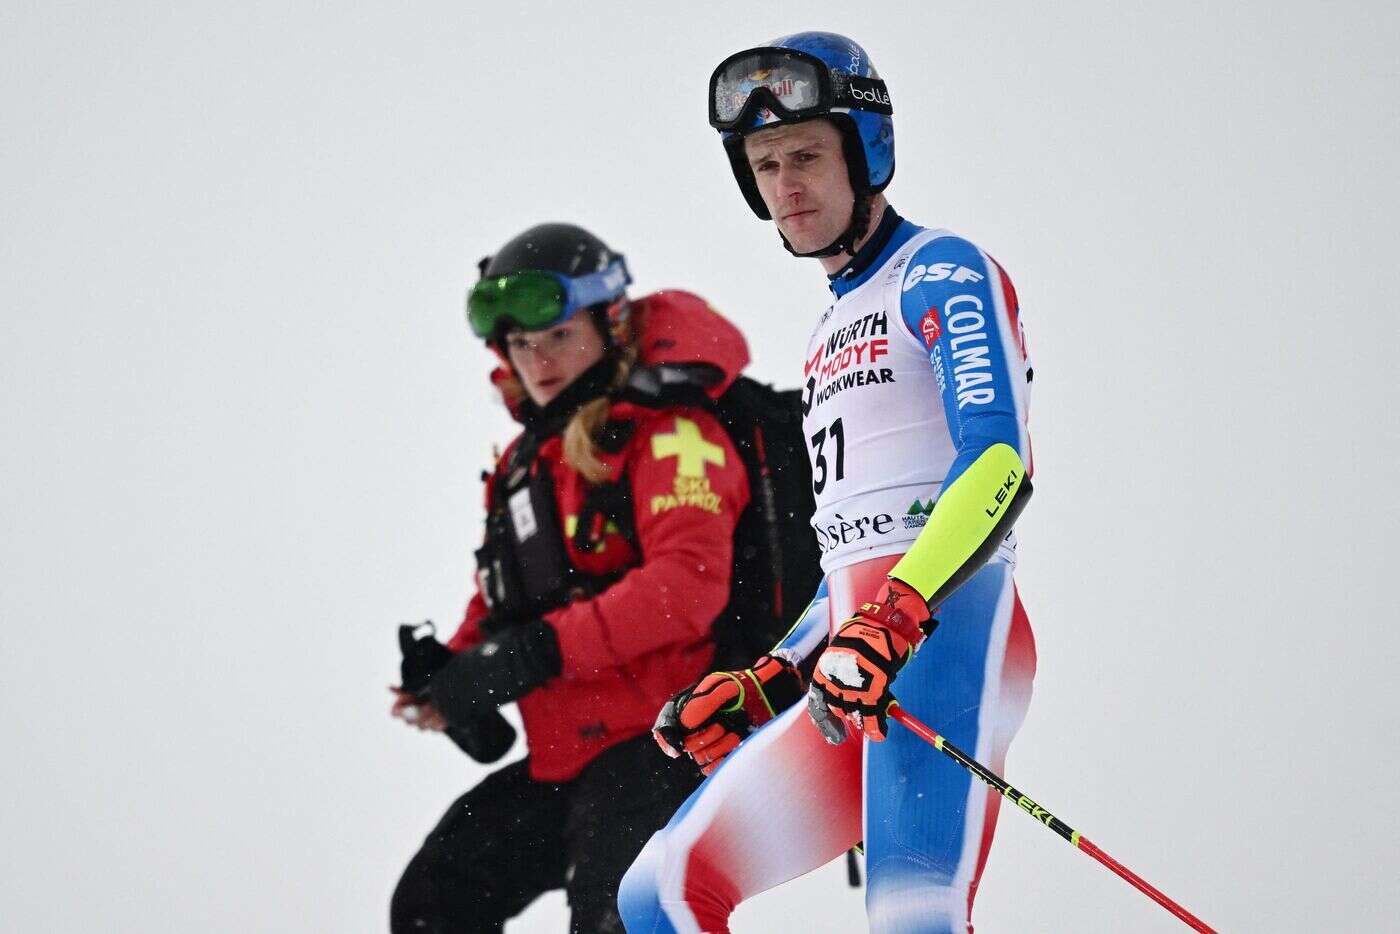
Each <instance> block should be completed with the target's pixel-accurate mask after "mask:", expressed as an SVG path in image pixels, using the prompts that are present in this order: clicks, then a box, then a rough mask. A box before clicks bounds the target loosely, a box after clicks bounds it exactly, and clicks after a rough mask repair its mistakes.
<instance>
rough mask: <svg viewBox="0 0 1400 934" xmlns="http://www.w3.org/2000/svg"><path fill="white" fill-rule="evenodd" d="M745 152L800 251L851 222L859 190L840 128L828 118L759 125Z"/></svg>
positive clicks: (790, 240)
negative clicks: (853, 183)
mask: <svg viewBox="0 0 1400 934" xmlns="http://www.w3.org/2000/svg"><path fill="white" fill-rule="evenodd" d="M744 156H745V158H746V159H747V160H748V163H749V168H750V170H752V171H753V177H754V181H755V182H757V183H758V193H759V194H760V195H761V196H762V197H763V203H764V204H765V205H767V206H768V213H769V214H771V215H772V216H773V222H774V223H775V224H777V225H778V230H780V231H782V234H783V236H784V237H786V238H787V241H788V243H790V244H792V247H793V249H794V250H796V251H797V252H798V253H808V252H811V251H812V250H820V249H821V248H822V247H824V246H826V245H827V244H828V243H830V242H832V241H833V240H835V239H836V238H837V237H839V236H840V235H841V232H842V231H844V230H845V229H846V227H847V225H849V224H850V222H851V212H852V211H853V210H854V209H855V192H853V191H852V190H851V178H850V175H849V174H847V172H846V156H845V153H844V152H843V151H842V149H841V131H840V130H838V129H836V125H835V124H833V123H832V122H831V121H830V120H808V121H806V122H805V123H796V124H790V125H786V126H775V127H769V128H767V129H763V130H758V131H756V132H754V133H752V134H750V135H749V136H747V137H746V138H745V139H744Z"/></svg>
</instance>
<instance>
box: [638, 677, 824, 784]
mask: <svg viewBox="0 0 1400 934" xmlns="http://www.w3.org/2000/svg"><path fill="white" fill-rule="evenodd" d="M802 688H803V683H802V673H801V672H799V671H798V670H797V669H796V668H795V667H794V666H793V665H792V663H791V662H788V661H787V660H785V659H781V658H775V657H773V656H771V655H764V656H763V657H762V658H760V659H759V660H758V661H756V662H754V663H753V665H752V666H750V667H748V668H745V669H743V670H742V671H714V672H711V673H710V674H707V675H705V677H703V678H701V679H700V680H699V681H697V682H695V683H694V684H692V685H691V686H690V687H688V688H686V689H685V690H684V691H681V692H680V693H679V694H677V695H676V696H675V697H673V698H671V699H670V700H668V701H667V702H666V703H665V704H664V705H663V706H662V708H661V713H659V714H658V715H657V717H656V725H655V726H653V727H652V730H651V733H652V736H654V737H655V738H656V743H657V745H658V746H660V747H661V748H662V750H663V751H664V752H665V753H666V755H668V756H670V757H671V758H673V759H676V758H680V756H682V755H688V756H690V758H691V759H693V760H695V764H696V765H698V766H700V771H702V772H704V773H705V774H706V775H709V774H710V773H711V772H713V771H714V770H715V769H717V768H719V764H720V762H722V761H723V760H724V757H725V756H727V755H729V754H730V753H731V752H733V751H734V750H735V749H736V748H738V746H739V744H740V743H741V742H743V740H744V737H746V736H748V735H749V734H750V733H752V732H753V731H754V730H756V729H757V728H758V727H760V726H762V725H763V724H765V723H767V722H768V721H769V720H772V719H773V718H774V717H776V716H777V715H778V714H779V713H782V712H783V711H784V710H786V709H787V708H789V707H791V706H792V705H793V704H795V703H797V701H798V700H799V699H800V698H801V697H802Z"/></svg>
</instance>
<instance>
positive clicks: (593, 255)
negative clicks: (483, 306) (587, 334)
mask: <svg viewBox="0 0 1400 934" xmlns="http://www.w3.org/2000/svg"><path fill="white" fill-rule="evenodd" d="M477 269H478V270H479V272H480V273H481V281H479V282H478V283H477V288H476V289H474V290H473V291H477V290H478V289H480V288H482V287H485V286H487V285H489V284H490V282H494V281H500V280H504V279H505V278H506V277H510V276H512V275H513V274H515V273H522V272H542V273H548V274H550V275H551V276H552V277H553V278H554V279H556V280H558V282H559V284H560V287H561V289H562V296H560V297H559V301H560V302H561V304H560V307H559V311H558V316H557V317H556V318H555V319H554V320H552V321H550V322H549V325H553V324H557V323H558V322H560V321H567V320H568V319H570V318H572V317H573V316H574V315H575V314H576V313H577V312H579V311H580V310H584V309H587V310H588V311H589V312H590V313H591V316H592V318H593V319H594V322H595V323H596V324H597V325H598V327H599V330H600V331H601V332H602V334H603V338H604V340H605V341H609V342H610V341H611V335H610V333H609V327H608V322H607V310H608V308H609V307H611V306H612V305H614V304H615V303H616V302H618V301H620V300H622V299H624V298H625V297H626V290H627V285H628V284H629V283H630V282H631V281H632V277H631V275H630V274H629V273H628V271H627V262H626V260H625V259H624V258H623V256H622V254H621V253H617V252H615V251H614V250H612V249H611V248H610V247H608V245H607V244H605V243H604V242H603V241H602V240H600V239H598V238H597V237H596V236H594V235H593V234H591V233H589V232H588V231H587V230H584V229H583V228H582V227H578V226H575V225H573V224H557V223H556V224H537V225H536V226H534V227H531V228H530V229H529V230H526V231H525V232H524V233H521V234H519V235H517V236H515V237H513V238H512V239H511V240H509V241H507V242H506V244H505V245H504V246H502V247H501V248H500V249H499V250H497V251H496V252H495V253H494V254H493V255H491V256H486V257H483V258H482V259H481V261H480V262H479V263H478V264H477ZM488 280H489V281H488ZM474 300H475V299H474V298H473V297H472V296H471V295H469V296H468V317H469V318H471V317H472V315H473V314H474V311H473V310H472V309H473V305H472V302H473V301H474ZM498 323H501V324H504V323H506V322H498ZM472 324H473V329H474V330H475V329H476V326H477V325H476V321H475V320H473V322H472ZM539 326H542V325H535V327H539ZM477 334H478V336H482V337H485V338H486V339H487V340H490V341H492V342H495V341H496V340H498V339H499V338H500V337H501V328H500V327H496V328H493V329H492V330H491V331H490V332H488V333H483V331H482V330H477Z"/></svg>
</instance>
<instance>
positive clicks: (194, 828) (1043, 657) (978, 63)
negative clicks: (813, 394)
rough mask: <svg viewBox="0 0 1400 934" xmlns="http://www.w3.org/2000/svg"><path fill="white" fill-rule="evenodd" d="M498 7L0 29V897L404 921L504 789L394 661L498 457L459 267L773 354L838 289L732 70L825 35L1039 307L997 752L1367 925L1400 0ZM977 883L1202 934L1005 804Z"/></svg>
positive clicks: (1324, 917)
mask: <svg viewBox="0 0 1400 934" xmlns="http://www.w3.org/2000/svg"><path fill="white" fill-rule="evenodd" d="M497 6H498V7H499V8H493V9H485V8H482V9H471V8H469V7H468V5H467V4H460V3H453V4H446V3H418V4H411V5H403V4H373V5H372V4H332V3H315V4H313V3H293V4H290V5H289V4H287V3H284V2H276V3H273V2H252V3H246V4H215V3H208V2H190V3H182V4H157V3H141V2H117V3H108V4H97V3H91V2H89V3H68V2H52V3H37V2H33V0H11V2H7V3H5V4H4V5H3V8H0V303H3V305H2V306H0V623H3V628H0V640H3V641H2V642H0V699H3V711H4V715H3V727H0V729H3V736H2V737H0V743H2V744H3V745H0V748H3V751H4V752H3V764H0V792H3V793H2V794H0V835H3V839H4V845H3V847H0V928H4V929H5V930H11V931H26V932H29V931H45V932H49V931H55V932H150V931H207V932H263V931H268V932H283V931H286V932H294V931H317V932H362V931H363V932H374V931H382V930H385V929H386V920H385V919H386V916H387V902H388V897H389V893H390V891H391V890H392V887H393V885H394V883H395V881H396V879H397V877H398V873H399V871H400V870H401V868H402V866H403V864H404V863H405V862H406V860H407V859H408V857H409V856H410V854H411V853H412V852H413V851H414V849H415V848H416V847H417V845H418V843H419V841H420V840H421V838H422V836H423V835H424V834H425V833H426V832H427V830H428V829H429V828H430V826H431V825H432V823H433V822H434V821H435V820H436V819H437V817H438V815H439V814H440V813H441V811H442V810H443V809H444V808H445V807H446V805H447V804H448V803H449V801H451V800H452V799H453V798H454V797H455V796H456V795H457V794H459V793H460V792H461V791H463V790H464V789H465V788H466V787H467V786H468V785H469V784H471V783H472V782H474V781H475V780H476V779H477V778H478V777H479V776H480V774H481V772H480V770H479V769H478V767H476V766H475V765H474V764H473V763H471V762H469V761H468V760H466V759H465V758H464V757H462V756H461V755H460V754H459V753H457V752H456V750H455V749H453V748H452V747H451V746H450V745H449V744H448V743H447V742H446V741H444V740H441V739H440V738H437V737H426V736H423V735H420V734H418V733H416V732H414V731H412V730H409V729H407V728H405V727H404V726H403V725H402V724H399V723H397V722H394V721H391V720H390V719H389V717H388V715H387V707H388V701H389V697H388V694H387V692H386V690H385V685H386V684H388V683H389V682H390V681H391V680H394V678H395V676H396V663H397V653H396V648H395V641H394V629H393V627H394V624H395V623H396V622H397V621H401V620H416V619H421V618H424V617H432V618H434V619H436V620H438V621H439V622H440V623H441V624H442V625H443V626H444V627H445V628H447V629H449V630H450V629H451V627H452V626H453V625H454V624H455V622H456V619H457V618H458V616H459V614H460V612H461V609H462V606H463V604H464V602H465V600H466V598H467V595H468V577H469V573H470V571H471V551H472V549H473V548H474V547H475V546H476V544H477V540H478V536H479V529H480V508H479V495H480V494H479V484H478V472H479V471H480V470H481V468H482V467H483V466H485V465H486V464H487V463H488V461H489V456H490V449H491V445H492V444H493V443H498V442H502V441H504V440H506V439H507V438H508V437H509V436H510V433H511V427H510V424H509V422H508V421H507V419H506V417H505V415H504V412H503V410H501V409H500V407H499V406H498V405H497V404H496V403H495V402H494V401H493V399H492V395H491V393H490V392H488V387H487V384H486V380H485V374H486V369H487V365H488V358H487V355H486V354H485V353H484V352H483V350H482V349H481V348H480V346H479V345H477V344H475V343H474V342H473V341H472V340H471V339H470V337H469V335H468V332H467V330H466V328H465V325H464V322H463V315H462V296H463V292H464V288H465V285H466V283H467V282H468V281H469V280H470V279H472V278H473V277H474V273H475V262H476V260H477V258H478V257H480V256H481V255H482V254H484V253H486V252H488V251H490V250H492V249H494V248H495V247H497V246H498V245H499V244H500V243H502V242H503V241H504V240H505V239H507V238H508V237H510V236H512V235H513V234H515V233H516V232H518V231H519V230H521V229H523V228H524V227H526V226H529V225H531V224H534V223H536V222H540V221H545V220H569V221H574V222H578V223H581V224H584V225H585V226H588V227H590V228H592V229H594V230H595V231H596V232H598V233H599V234H600V235H602V236H603V237H604V239H606V240H607V241H608V242H609V243H611V244H612V245H613V246H614V247H616V248H617V249H619V250H621V251H623V252H625V253H626V254H627V256H628V259H629V261H630V263H631V266H632V269H633V270H634V272H635V274H636V275H637V277H638V280H639V281H638V289H639V292H640V291H646V290H650V289H653V288H656V287H661V286H667V285H671V286H681V287H686V288H689V289H692V290H694V291H697V292H699V293H701V294H703V295H705V296H706V297H708V298H709V299H710V300H711V301H713V302H714V303H715V304H716V305H717V307H719V308H720V309H722V310H723V311H725V312H727V313H728V314H730V315H732V316H733V317H734V318H735V319H737V320H738V321H739V322H740V323H741V324H742V326H743V327H744V328H745V329H746V331H747V333H748V335H749V339H750V341H751V344H752V347H753V351H754V356H755V358H756V366H755V372H756V373H757V374H758V375H760V376H761V377H763V378H765V379H769V380H775V381H778V382H780V383H787V384H794V383H795V382H796V374H797V372H798V369H797V368H798V365H799V362H800V357H801V347H802V346H803V344H804V342H805V340H806V337H807V334H808V329H809V322H810V321H811V319H812V317H813V316H814V315H815V314H816V313H818V312H819V311H820V310H821V309H822V308H823V307H824V305H825V293H824V289H823V279H822V276H821V274H820V271H819V269H818V268H817V266H816V265H815V263H811V262H798V261H794V260H791V259H790V258H788V256H787V255H786V254H785V253H784V252H783V251H782V250H781V248H780V246H779V245H778V243H777V240H776V237H775V236H774V234H773V232H772V230H771V228H770V227H769V226H767V225H764V224H761V223H759V222H757V221H756V220H755V219H754V218H753V217H752V216H751V215H750V213H749V211H748V209H747V208H746V207H745V206H744V203H743V201H742V199H741V198H740V196H739V194H738V192H737V190H736V189H735V186H734V183H733V181H732V179H731V176H730V174H729V170H728V168H727V167H726V163H725V160H724V157H723V155H722V153H721V149H720V146H719V143H718V141H717V139H716V137H715V135H714V134H713V133H712V131H711V130H710V129H709V127H708V126H707V125H706V123H705V110H704V85H705V81H706V79H707V78H708V75H709V72H710V69H711V68H712V67H713V65H714V64H715V63H716V62H717V61H718V60H719V59H720V58H721V57H723V56H724V55H726V54H728V53H730V52H732V51H735V50H737V49H739V48H743V47H746V46H751V45H754V44H757V43H759V42H761V41H763V40H765V39H768V38H771V37H773V36H775V35H780V34H782V33H785V32H791V31H795V30H798V29H811V28H824V29H833V30H837V31H841V32H845V33H848V34H850V35H852V36H855V37H856V38H858V40H859V41H861V42H862V43H863V44H864V45H865V46H866V48H867V49H868V50H869V51H870V53H871V55H872V57H873V58H874V60H875V62H876V63H877V65H878V67H879V68H880V70H881V72H882V74H883V76H884V77H885V78H886V79H887V80H888V82H889V85H890V88H891V93H892V96H893V99H894V102H895V108H896V117H895V119H896V125H897V139H898V152H899V171H898V173H897V175H896V178H895V182H894V185H893V186H892V188H891V189H890V192H889V194H890V197H891V200H892V202H893V203H894V204H895V206H896V207H897V208H898V209H899V210H900V211H901V212H902V213H903V214H905V215H906V216H907V217H909V218H911V219H912V220H915V221H916V222H919V223H923V224H936V225H945V226H949V227H952V228H954V229H956V230H958V231H960V232H962V233H964V234H965V235H967V236H969V237H971V238H972V239H974V240H976V241H977V242H979V243H981V244H982V245H984V246H985V247H986V248H987V249H988V250H990V251H991V252H992V253H993V254H994V255H995V256H996V257H997V258H998V259H999V260H1000V261H1001V262H1002V263H1003V264H1004V265H1005V266H1006V268H1007V269H1008V270H1009V271H1010V273H1011V275H1012V276H1013V277H1014V279H1015V281H1016V283H1017V286H1018V287H1019V290H1020V294H1021V298H1022V302H1023V306H1024V321H1025V325H1026V329H1027V332H1028V336H1029V340H1030V345H1031V349H1032V354H1033V357H1034V362H1035V369H1036V383H1035V400H1034V404H1033V409H1034V411H1033V415H1034V418H1033V430H1034V433H1035V442H1036V466H1037V477H1036V481H1037V482H1036V497H1035V501H1034V502H1033V504H1032V506H1031V508H1030V510H1029V511H1028V512H1027V514H1026V516H1025V519H1024V521H1023V523H1022V525H1021V541H1022V570H1021V571H1020V573H1019V579H1020V582H1021V588H1022V593H1023V595H1024V598H1025V602H1026V605H1027V607H1028V609H1029V612H1030V615H1031V619H1032V622H1033V624H1034V626H1035V630H1036V634H1037V637H1038V641H1039V650H1040V670H1039V676H1038V679H1037V682H1036V689H1035V690H1036V693H1035V699H1034V701H1033V704H1032V707H1031V712H1030V716H1029V718H1028V720H1027V722H1026V725H1025V727H1024V729H1023V730H1022V732H1021V735H1020V738H1019V739H1018V741H1017V742H1016V744H1015V745H1014V746H1013V747H1012V751H1011V757H1010V762H1009V764H1008V769H1007V771H1008V775H1009V777H1010V778H1011V780H1012V781H1013V782H1015V783H1017V784H1018V785H1020V786H1022V787H1023V788H1024V789H1025V790H1027V791H1028V792H1029V793H1030V794H1032V795H1033V796H1034V797H1036V798H1037V799H1039V800H1040V801H1041V802H1043V803H1044V804H1045V805H1047V806H1048V807H1050V808H1051V809H1052V810H1054V811H1056V812H1057V813H1059V814H1061V815H1062V816H1063V817H1064V818H1065V819H1067V820H1068V821H1069V822H1070V823H1071V824H1073V825H1075V826H1076V827H1078V828H1079V829H1081V830H1082V831H1084V832H1085V833H1086V835H1088V836H1089V837H1091V838H1092V839H1094V840H1095V841H1097V842H1098V843H1100V844H1101V845H1102V846H1104V847H1105V848H1106V849H1107V850H1108V851H1109V852H1110V853H1112V854H1114V855H1116V856H1117V857H1119V858H1120V859H1122V860H1123V861H1124V862H1126V863H1127V864H1128V865H1130V866H1132V867H1133V868H1135V869H1137V870H1138V871H1139V872H1141V873H1142V874H1143V875H1145V876H1146V877H1147V878H1148V879H1150V880H1152V881H1154V882H1156V883H1157V884H1159V885H1160V886H1161V887H1162V888H1163V889H1164V890H1165V891H1166V892H1167V893H1169V894H1171V895H1173V896H1175V897H1177V898H1179V899H1180V900H1181V901H1183V902H1184V903H1185V904H1186V905H1187V906H1189V907H1190V908H1192V909H1193V910H1195V911H1196V912H1198V913H1199V914H1200V915H1202V916H1203V917H1204V918H1205V919H1206V920H1208V921H1210V922H1212V923H1214V924H1216V925H1217V926H1218V927H1220V928H1221V929H1222V930H1227V931H1269V932H1278V931H1300V932H1301V931H1318V930H1328V931H1378V930H1383V929H1392V928H1393V926H1394V925H1395V923H1396V922H1395V918H1396V917H1397V916H1400V887H1397V886H1396V879H1397V877H1400V857H1397V852H1400V845H1397V843H1396V841H1397V840H1398V839H1400V817H1397V813H1398V812H1397V811H1396V809H1395V808H1394V807H1393V806H1392V804H1391V802H1390V798H1391V797H1392V796H1393V795H1392V791H1393V782H1394V780H1395V779H1396V778H1397V774H1400V768H1397V766H1398V765H1400V755H1397V752H1396V743H1397V741H1398V740H1400V712H1398V711H1400V702H1397V697H1396V691H1395V689H1394V687H1393V686H1392V685H1393V679H1394V677H1395V673H1396V669H1397V664H1400V658H1397V655H1400V636H1397V626H1396V612H1395V609H1394V604H1393V602H1392V600H1391V599H1389V598H1387V597H1386V595H1385V594H1386V591H1385V589H1384V588H1383V586H1382V584H1383V579H1384V575H1385V574H1387V573H1393V571H1391V572H1387V570H1386V568H1387V567H1388V566H1389V565H1390V562H1389V561H1388V560H1386V559H1387V558H1389V557H1390V555H1391V554H1393V551H1394V542H1395V540H1396V536H1397V532H1400V494H1397V485H1396V482H1395V478H1396V472H1397V471H1396V458H1397V457H1400V416H1397V406H1398V405H1400V393H1398V392H1397V389H1396V385H1395V382H1396V376H1395V372H1394V366H1395V355H1396V352H1397V349H1398V348H1397V343H1400V342H1398V341H1397V336H1400V333H1398V332H1400V327H1397V317H1396V311H1395V305H1396V296H1397V293H1400V275H1397V268H1398V267H1397V262H1396V248H1397V246H1398V245H1400V244H1397V242H1396V241H1397V237H1396V234H1395V229H1396V228H1395V218H1396V217H1397V215H1400V196H1398V186H1397V172H1396V166H1395V160H1396V152H1397V149H1398V148H1400V103H1398V102H1397V101H1398V99H1400V92H1398V91H1397V88H1400V80H1398V79H1400V75H1397V71H1400V67H1397V57H1396V52H1395V49H1396V46H1397V41H1400V15H1397V12H1396V7H1395V5H1394V4H1389V3H1380V2H1372V3H1334V4H1304V3H1296V2H1287V3H1264V2H1258V3H1234V4H1219V3H1204V2H1171V3H1167V2H1160V3H1153V4H1110V3H1101V4H1082V3H1058V4H1035V3H1017V4H984V3H944V2H939V3H927V4H918V5H915V4H903V5H901V6H900V8H898V9H891V10H888V11H883V12H882V11H880V10H877V9H875V8H874V7H867V6H864V5H861V4H854V3H849V2H848V3H843V4H839V5H838V4H819V3H808V4H806V5H804V6H802V7H801V8H800V9H799V8H797V7H796V6H794V7H792V8H791V9H790V10H787V11H783V10H782V9H780V6H781V5H776V4H770V5H763V6H761V7H755V6H753V5H741V4H734V3H721V4H709V5H700V4H687V5H685V6H684V7H682V6H681V5H679V4H676V5H661V4H647V5H643V4H635V5H632V6H631V7H630V8H628V7H623V6H621V5H617V6H610V5H608V4H602V3H594V4H585V5H581V6H577V7H575V6H573V5H569V6H565V5H563V4H560V5H558V6H544V5H527V6H524V7H518V8H515V9H511V10H508V9H506V8H505V7H506V5H505V4H499V5H497ZM977 904H978V911H977V921H978V931H979V932H989V934H990V932H1024V931H1033V932H1041V931H1045V932H1081V931H1105V932H1107V931H1114V932H1121V931H1133V932H1156V931H1161V932H1173V931H1177V930H1184V928H1181V927H1179V926H1178V924H1177V922H1175V921H1174V920H1172V919H1171V918H1170V917H1169V916H1168V915H1167V914H1166V913H1165V912H1163V911H1161V910H1160V909H1159V908H1157V907H1155V906H1153V905H1152V904H1151V903H1150V902H1148V901H1147V900H1146V899H1144V898H1143V897H1142V896H1141V895H1139V894H1137V893H1135V892H1133V891H1132V890H1131V889H1129V888H1128V887H1127V886H1126V885H1124V884H1122V883H1121V882H1119V881H1118V880H1116V879H1115V878H1113V877H1112V876H1111V875H1109V874H1108V873H1107V872H1106V871H1105V870H1103V869H1101V868H1100V867H1098V866H1097V865H1096V864H1094V863H1093V862H1092V861H1090V860H1088V859H1087V858H1085V857H1084V856H1082V855H1080V854H1077V853H1075V852H1074V851H1072V850H1071V849H1070V848H1069V847H1067V846H1066V845H1065V844H1064V843H1063V842H1062V841H1061V840H1059V839H1058V838H1056V837H1055V836H1054V835H1052V834H1050V833H1048V832H1047V831H1046V830H1045V829H1044V828H1042V827H1039V826H1037V825H1036V824H1035V823H1034V822H1032V821H1030V820H1027V819H1024V818H1023V817H1021V816H1020V815H1017V814H1016V813H1015V812H1014V811H1011V812H1004V815H1003V820H1002V823H1001V830H1000V833H999V836H998V840H997V845H996V847H995V849H994V851H993V854H992V857H991V862H990V864H989V867H988V869H987V873H986V876H985V880H984V884H983V888H982V892H981V894H980V896H979V898H978V903H977ZM564 917H565V907H564V903H563V898H562V895H558V894H555V895H551V896H547V897H546V898H544V899H542V900H541V901H539V902H537V903H536V904H535V905H534V906H532V908H531V909H530V910H529V912H528V913H527V914H526V915H524V916H523V917H522V919H520V920H519V921H517V922H515V923H513V924H512V925H511V926H510V927H509V928H508V930H509V931H510V932H512V934H516V932H521V931H542V932H554V931H562V930H563V923H564V922H563V919H564ZM735 929H736V931H740V932H743V931H750V932H758V931H764V932H768V931H798V930H802V931H841V932H849V931H860V930H863V929H864V919H863V913H862V910H861V904H860V894H858V893H854V892H852V891H851V890H848V889H847V888H845V882H844V871H843V869H842V868H841V866H840V864H836V865H834V866H830V867H827V868H826V869H825V870H823V871H821V872H819V873H816V874H814V875H812V876H810V877H808V878H806V879H803V880H800V881H798V882H796V883H793V884H790V885H789V886H786V887H784V888H782V889H779V890H777V891H775V892H773V893H769V894H767V895H765V896H763V897H760V898H758V899H756V900H755V901H753V902H752V903H749V904H747V905H745V906H744V907H743V908H742V909H741V910H740V911H739V913H738V914H737V916H736V919H735Z"/></svg>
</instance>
